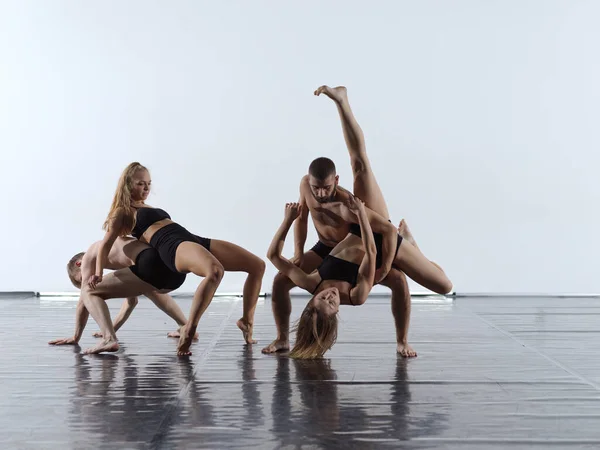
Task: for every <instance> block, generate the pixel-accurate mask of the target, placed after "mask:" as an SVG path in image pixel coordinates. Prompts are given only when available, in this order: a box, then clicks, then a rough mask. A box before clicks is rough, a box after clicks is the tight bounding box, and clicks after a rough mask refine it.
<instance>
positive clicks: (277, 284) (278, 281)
mask: <svg viewBox="0 0 600 450" xmlns="http://www.w3.org/2000/svg"><path fill="white" fill-rule="evenodd" d="M294 286H295V284H294V282H293V281H292V280H290V279H289V278H288V277H287V276H285V275H284V274H282V273H281V272H277V275H275V278H273V291H274V292H275V291H278V292H279V291H289V290H291V289H292V288H293V287H294Z"/></svg>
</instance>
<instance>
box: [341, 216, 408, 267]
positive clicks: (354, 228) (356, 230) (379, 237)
mask: <svg viewBox="0 0 600 450" xmlns="http://www.w3.org/2000/svg"><path fill="white" fill-rule="evenodd" d="M350 233H352V234H354V235H356V236H358V237H362V233H361V232H360V225H359V224H357V223H351V224H350ZM373 238H374V239H375V246H376V247H377V260H376V261H377V262H376V266H375V267H376V268H377V269H379V268H381V266H382V265H383V234H381V233H375V232H373ZM401 243H402V236H400V235H399V234H398V241H397V243H396V253H398V249H399V248H400V244H401Z"/></svg>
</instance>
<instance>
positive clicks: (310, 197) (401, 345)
mask: <svg viewBox="0 0 600 450" xmlns="http://www.w3.org/2000/svg"><path fill="white" fill-rule="evenodd" d="M338 183H339V176H338V175H337V173H336V167H335V164H334V162H333V161H332V160H331V159H329V158H325V157H321V158H317V159H315V160H314V161H312V162H311V164H310V166H309V168H308V175H305V176H304V177H303V178H302V180H301V182H300V200H299V203H300V205H302V208H301V211H302V212H301V214H300V216H299V217H298V219H297V220H296V222H295V224H294V238H295V239H294V258H293V259H292V261H293V262H294V264H296V265H297V266H298V267H300V268H301V269H302V270H304V271H305V272H306V273H310V272H312V271H313V270H315V269H316V268H317V267H318V266H319V265H320V264H321V263H322V262H323V259H324V258H326V257H327V255H329V253H331V250H332V249H333V247H335V246H336V245H337V244H338V243H340V242H341V241H342V240H343V239H344V237H345V236H346V235H347V234H348V232H349V231H350V226H351V224H352V223H356V217H345V218H344V217H341V216H340V215H339V213H340V211H339V208H338V207H336V204H337V203H339V202H346V201H347V200H348V198H349V196H350V195H352V194H351V193H349V192H348V191H347V190H346V189H344V188H343V187H341V186H340V185H339V184H338ZM366 211H367V215H368V216H370V217H372V218H373V219H374V223H373V224H372V225H374V226H375V228H376V230H377V231H379V232H382V231H384V230H386V229H387V230H388V237H389V238H391V239H388V241H387V246H386V248H385V249H384V243H383V242H381V243H380V244H381V247H382V253H385V252H386V251H387V247H392V250H390V251H387V256H386V258H384V257H383V254H382V253H379V254H378V260H379V261H380V262H381V263H382V264H381V265H383V260H384V259H386V261H387V263H388V264H389V265H391V259H392V258H393V256H394V251H393V250H395V248H393V246H394V245H395V244H394V243H395V237H394V234H393V232H392V225H391V224H390V223H386V222H383V223H382V222H381V221H378V219H381V218H380V217H379V216H378V215H377V216H375V215H373V214H371V210H369V209H368V208H366ZM309 213H310V215H311V217H312V220H313V224H314V226H315V229H316V231H317V235H318V237H319V240H318V241H317V243H316V244H315V245H314V246H313V247H312V248H311V249H310V250H309V251H307V252H304V244H305V243H306V235H307V231H308V214H309ZM390 233H391V234H390ZM380 237H381V235H380V234H378V240H379V238H380ZM382 275H384V271H383V269H381V270H380V271H379V274H378V276H379V278H381V276H382ZM380 284H382V285H383V286H386V287H388V288H390V289H391V291H392V302H391V306H392V315H393V317H394V322H395V326H396V350H397V352H398V353H399V354H400V355H401V356H404V357H414V356H417V352H416V351H415V350H414V349H413V348H412V347H411V346H410V345H409V344H408V329H409V324H410V307H411V304H410V302H411V297H410V291H409V288H408V283H407V281H406V276H405V275H404V274H403V273H402V272H401V271H399V270H398V269H396V268H394V267H392V269H391V270H389V272H388V273H387V276H385V278H384V279H383V280H382V281H381V282H380ZM294 286H295V284H294V282H293V281H292V280H290V279H289V278H288V277H287V276H285V275H284V274H283V273H282V272H279V273H277V275H276V276H275V279H274V281H273V291H272V299H271V307H272V311H273V316H274V318H275V325H276V327H277V337H276V338H275V340H274V341H273V342H271V344H269V345H268V346H267V347H265V348H263V350H262V351H263V353H274V352H277V351H286V350H289V329H290V315H291V313H292V301H291V298H290V290H291V289H292V288H293V287H294Z"/></svg>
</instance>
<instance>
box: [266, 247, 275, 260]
mask: <svg viewBox="0 0 600 450" xmlns="http://www.w3.org/2000/svg"><path fill="white" fill-rule="evenodd" d="M276 258H277V250H274V249H272V248H270V249H269V250H268V251H267V259H268V260H269V261H271V262H273V260H274V259H276Z"/></svg>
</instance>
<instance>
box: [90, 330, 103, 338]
mask: <svg viewBox="0 0 600 450" xmlns="http://www.w3.org/2000/svg"><path fill="white" fill-rule="evenodd" d="M92 336H94V337H95V338H101V337H104V336H103V335H102V332H101V331H96V332H95V333H92Z"/></svg>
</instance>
